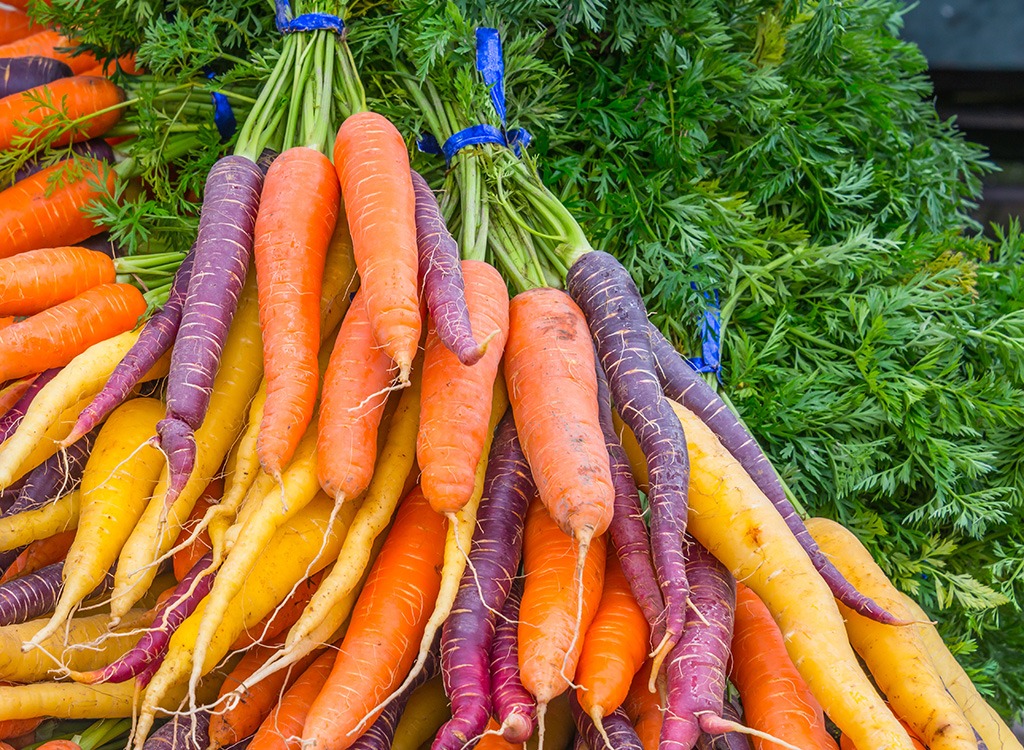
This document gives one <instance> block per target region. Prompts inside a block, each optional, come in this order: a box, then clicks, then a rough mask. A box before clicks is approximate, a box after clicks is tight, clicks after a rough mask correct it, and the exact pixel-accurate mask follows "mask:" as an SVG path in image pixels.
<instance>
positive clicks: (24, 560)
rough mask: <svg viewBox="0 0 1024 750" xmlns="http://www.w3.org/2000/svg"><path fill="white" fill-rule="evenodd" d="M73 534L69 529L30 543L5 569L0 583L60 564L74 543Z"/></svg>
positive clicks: (73, 531)
mask: <svg viewBox="0 0 1024 750" xmlns="http://www.w3.org/2000/svg"><path fill="white" fill-rule="evenodd" d="M75 533H76V531H75V529H71V530H70V531H62V532H60V533H59V534H54V535H53V536H49V537H47V538H46V539H39V540H37V541H34V542H32V544H30V545H28V546H27V547H26V548H25V549H24V550H23V551H22V553H21V554H20V555H18V556H17V557H16V558H14V562H12V563H11V564H10V565H9V566H8V567H7V570H5V571H4V574H3V576H0V583H7V581H10V580H12V579H14V578H20V577H21V576H27V575H28V574H29V573H35V572H36V571H37V570H39V569H41V568H45V567H46V566H47V565H52V564H53V563H55V562H60V561H61V560H63V559H64V558H65V557H67V554H68V550H69V549H71V543H72V542H73V541H75Z"/></svg>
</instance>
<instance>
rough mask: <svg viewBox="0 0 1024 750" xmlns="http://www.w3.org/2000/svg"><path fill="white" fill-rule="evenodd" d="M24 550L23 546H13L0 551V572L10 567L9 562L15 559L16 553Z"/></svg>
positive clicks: (16, 557) (18, 553)
mask: <svg viewBox="0 0 1024 750" xmlns="http://www.w3.org/2000/svg"><path fill="white" fill-rule="evenodd" d="M24 551H25V548H24V547H15V548H14V549H6V550H4V551H3V552H0V573H4V572H6V571H7V569H8V568H9V567H11V563H12V562H14V561H15V560H17V559H18V555H20V554H21V553H22V552H24Z"/></svg>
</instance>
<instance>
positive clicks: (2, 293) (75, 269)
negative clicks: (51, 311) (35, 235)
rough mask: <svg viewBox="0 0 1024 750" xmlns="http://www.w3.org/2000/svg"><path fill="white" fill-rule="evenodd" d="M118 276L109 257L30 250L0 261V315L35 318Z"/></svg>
mask: <svg viewBox="0 0 1024 750" xmlns="http://www.w3.org/2000/svg"><path fill="white" fill-rule="evenodd" d="M116 277H117V274H116V272H115V271H114V261H113V260H111V258H110V257H109V256H108V255H106V254H105V253H101V252H97V251H96V250H87V249H86V248H84V247H54V248H49V249H46V250H30V251H28V252H24V253H19V254H18V255H15V256H13V257H10V258H4V259H0V315H35V314H36V313H38V312H42V311H43V310H45V309H46V308H48V307H52V306H53V305H57V304H60V303H61V302H67V301H68V300H69V299H72V298H74V297H77V296H78V295H79V294H81V293H82V292H84V291H86V290H87V289H91V288H92V287H94V286H98V285H100V284H112V283H113V282H114V281H115V280H116Z"/></svg>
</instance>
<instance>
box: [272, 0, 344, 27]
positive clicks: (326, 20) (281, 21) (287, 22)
mask: <svg viewBox="0 0 1024 750" xmlns="http://www.w3.org/2000/svg"><path fill="white" fill-rule="evenodd" d="M274 7H275V8H276V13H275V14H274V23H275V24H276V25H277V30H278V31H280V32H281V33H282V34H294V33H295V32H297V31H333V32H334V33H336V34H344V33H345V22H344V21H343V20H341V19H340V18H338V17H337V16H332V15H331V14H330V13H303V14H302V15H301V16H295V17H294V18H292V8H291V3H290V2H289V0H274Z"/></svg>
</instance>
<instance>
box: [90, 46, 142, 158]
mask: <svg viewBox="0 0 1024 750" xmlns="http://www.w3.org/2000/svg"><path fill="white" fill-rule="evenodd" d="M118 70H120V71H121V72H122V73H125V74H126V75H130V76H132V75H136V74H138V73H141V72H142V71H141V70H140V69H139V67H138V65H137V64H136V62H135V53H134V52H129V53H128V54H127V55H122V56H121V57H119V58H117V59H116V60H110V61H108V62H105V63H100V64H99V65H97V66H96V67H94V68H89V69H88V70H86V71H84V72H82V74H81V75H84V76H106V77H107V78H109V77H110V76H112V75H114V73H116V72H117V71H118ZM118 140H122V139H118Z"/></svg>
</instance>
